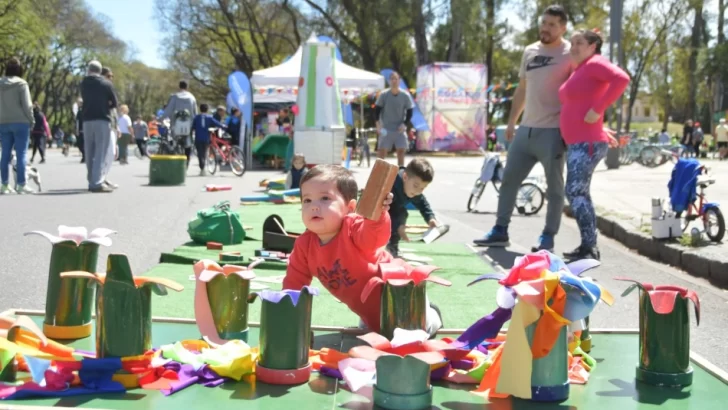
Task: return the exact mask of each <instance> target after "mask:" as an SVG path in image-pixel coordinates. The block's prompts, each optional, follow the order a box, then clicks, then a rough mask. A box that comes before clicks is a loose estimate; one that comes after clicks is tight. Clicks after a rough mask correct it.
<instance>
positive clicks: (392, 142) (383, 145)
mask: <svg viewBox="0 0 728 410" xmlns="http://www.w3.org/2000/svg"><path fill="white" fill-rule="evenodd" d="M392 147H394V148H396V149H407V135H406V134H405V133H404V132H399V131H397V130H395V131H391V130H387V135H385V136H381V135H380V136H379V144H378V146H377V149H386V150H390V149H392Z"/></svg>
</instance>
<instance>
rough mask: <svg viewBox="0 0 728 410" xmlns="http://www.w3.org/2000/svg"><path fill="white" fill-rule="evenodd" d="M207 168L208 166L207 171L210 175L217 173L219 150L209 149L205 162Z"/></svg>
mask: <svg viewBox="0 0 728 410" xmlns="http://www.w3.org/2000/svg"><path fill="white" fill-rule="evenodd" d="M205 168H207V172H209V173H210V175H215V172H217V152H216V151H215V150H214V149H212V148H210V149H208V150H207V163H206V164H205Z"/></svg>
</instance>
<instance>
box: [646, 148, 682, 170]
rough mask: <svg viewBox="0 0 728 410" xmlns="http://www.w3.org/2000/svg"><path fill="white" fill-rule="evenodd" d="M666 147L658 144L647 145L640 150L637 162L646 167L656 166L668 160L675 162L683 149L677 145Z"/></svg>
mask: <svg viewBox="0 0 728 410" xmlns="http://www.w3.org/2000/svg"><path fill="white" fill-rule="evenodd" d="M667 148H668V149H666V148H665V147H664V146H660V145H648V146H646V147H644V148H642V150H641V151H640V153H639V157H638V158H637V162H639V163H640V165H644V166H646V167H647V168H656V167H659V166H660V165H663V164H666V163H668V162H672V163H673V164H675V163H677V160H678V159H679V158H680V157H681V156H682V153H683V149H682V148H681V147H679V146H677V147H674V146H673V147H667Z"/></svg>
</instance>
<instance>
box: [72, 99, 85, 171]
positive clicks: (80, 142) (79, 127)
mask: <svg viewBox="0 0 728 410" xmlns="http://www.w3.org/2000/svg"><path fill="white" fill-rule="evenodd" d="M74 122H75V123H76V146H77V147H78V150H79V151H81V163H82V164H85V163H86V149H85V143H84V136H83V100H82V99H80V98H79V99H78V112H76V118H75V121H74Z"/></svg>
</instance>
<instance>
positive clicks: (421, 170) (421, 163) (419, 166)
mask: <svg viewBox="0 0 728 410" xmlns="http://www.w3.org/2000/svg"><path fill="white" fill-rule="evenodd" d="M404 172H406V173H407V175H408V176H411V177H417V178H419V179H421V180H422V182H426V183H428V184H429V183H430V182H432V180H433V179H434V178H435V170H434V169H433V168H432V165H430V161H428V160H426V159H424V158H420V157H417V158H414V159H413V160H412V161H410V162H409V164H407V168H405V169H404Z"/></svg>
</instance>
